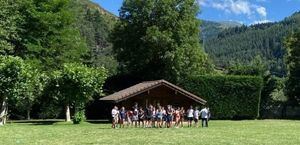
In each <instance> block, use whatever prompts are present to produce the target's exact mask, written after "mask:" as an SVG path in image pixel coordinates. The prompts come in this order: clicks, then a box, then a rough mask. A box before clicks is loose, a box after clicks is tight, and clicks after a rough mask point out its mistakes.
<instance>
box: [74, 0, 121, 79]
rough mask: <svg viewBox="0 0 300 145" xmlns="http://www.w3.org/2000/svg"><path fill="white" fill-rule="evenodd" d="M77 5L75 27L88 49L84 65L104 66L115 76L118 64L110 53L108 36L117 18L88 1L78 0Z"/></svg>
mask: <svg viewBox="0 0 300 145" xmlns="http://www.w3.org/2000/svg"><path fill="white" fill-rule="evenodd" d="M78 4H79V5H80V7H81V9H80V12H79V16H78V17H79V18H78V21H77V25H78V26H79V28H80V32H81V34H82V36H83V37H84V38H85V40H86V43H87V45H88V47H89V49H90V54H89V55H88V56H87V58H86V61H87V62H86V63H87V64H89V65H92V66H104V67H105V68H107V69H108V70H109V72H110V74H115V73H116V68H117V65H118V63H117V61H116V60H115V59H114V58H113V56H112V53H111V50H112V49H111V47H112V45H111V43H109V34H110V32H111V30H112V28H113V26H114V25H115V23H116V22H117V20H118V17H116V16H115V15H113V14H111V13H109V12H108V11H106V10H104V9H103V8H101V7H100V6H99V5H98V4H95V3H93V2H91V1H89V0H79V3H78Z"/></svg>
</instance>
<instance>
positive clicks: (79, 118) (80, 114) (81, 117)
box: [73, 110, 86, 124]
mask: <svg viewBox="0 0 300 145" xmlns="http://www.w3.org/2000/svg"><path fill="white" fill-rule="evenodd" d="M85 120H86V118H85V113H84V110H81V111H77V112H75V114H74V118H73V124H80V123H81V122H84V121H85Z"/></svg>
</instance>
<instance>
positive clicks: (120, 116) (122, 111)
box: [119, 107, 126, 128]
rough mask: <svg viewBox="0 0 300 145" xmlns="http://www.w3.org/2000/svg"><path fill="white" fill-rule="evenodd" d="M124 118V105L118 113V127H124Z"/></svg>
mask: <svg viewBox="0 0 300 145" xmlns="http://www.w3.org/2000/svg"><path fill="white" fill-rule="evenodd" d="M125 119H126V111H125V107H122V108H121V110H120V115H119V120H120V121H119V122H120V128H121V127H122V128H124V122H125Z"/></svg>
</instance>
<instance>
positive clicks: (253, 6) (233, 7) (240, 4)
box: [197, 0, 268, 19]
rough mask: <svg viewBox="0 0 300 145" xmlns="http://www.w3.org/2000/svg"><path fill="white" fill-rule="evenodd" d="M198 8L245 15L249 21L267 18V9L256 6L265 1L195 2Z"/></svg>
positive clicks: (209, 0)
mask: <svg viewBox="0 0 300 145" xmlns="http://www.w3.org/2000/svg"><path fill="white" fill-rule="evenodd" d="M197 1H198V3H199V4H200V6H203V7H211V8H215V9H218V10H222V11H224V12H226V13H231V14H235V15H247V16H248V18H249V19H253V18H255V17H257V16H259V17H260V18H261V19H262V18H263V19H266V18H267V15H268V13H267V9H266V8H265V7H263V6H260V5H258V4H257V2H266V1H267V0H197Z"/></svg>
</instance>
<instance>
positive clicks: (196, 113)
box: [194, 107, 200, 127]
mask: <svg viewBox="0 0 300 145" xmlns="http://www.w3.org/2000/svg"><path fill="white" fill-rule="evenodd" d="M199 115H200V112H199V110H198V107H195V110H194V121H195V127H198V121H199Z"/></svg>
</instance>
